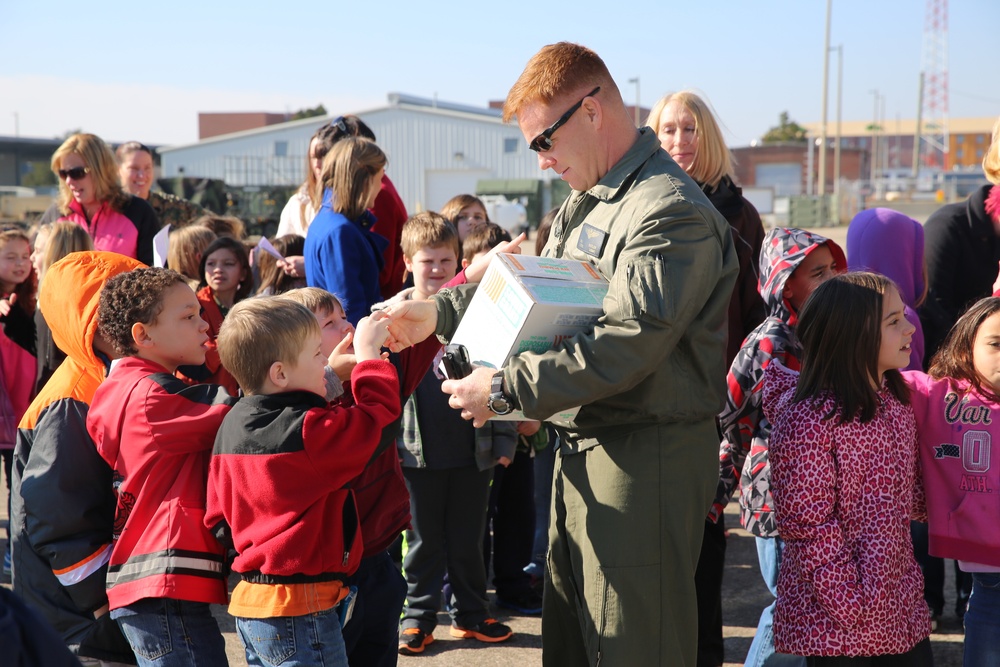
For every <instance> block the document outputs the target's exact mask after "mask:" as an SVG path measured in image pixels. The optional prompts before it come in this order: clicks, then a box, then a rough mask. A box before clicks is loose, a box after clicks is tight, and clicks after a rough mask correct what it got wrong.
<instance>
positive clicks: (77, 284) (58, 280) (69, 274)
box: [38, 251, 143, 366]
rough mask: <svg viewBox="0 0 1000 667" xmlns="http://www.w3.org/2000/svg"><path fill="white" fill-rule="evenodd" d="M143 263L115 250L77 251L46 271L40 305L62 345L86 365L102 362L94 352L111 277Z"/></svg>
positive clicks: (56, 341) (69, 354)
mask: <svg viewBox="0 0 1000 667" xmlns="http://www.w3.org/2000/svg"><path fill="white" fill-rule="evenodd" d="M140 266H143V264H142V263H141V262H139V261H137V260H134V259H132V258H130V257H126V256H124V255H119V254H118V253H116V252H101V251H92V252H75V253H72V254H70V255H68V256H67V257H64V258H63V259H61V260H59V261H58V262H56V263H55V264H53V265H52V266H51V267H49V270H48V271H46V272H45V278H44V279H43V280H42V285H41V288H40V290H39V292H40V296H39V299H38V306H39V308H41V309H42V314H43V315H44V316H45V321H46V322H48V324H49V328H51V329H52V340H53V341H54V342H55V344H56V345H58V346H59V349H60V350H62V351H63V352H65V353H66V356H68V357H70V358H72V359H73V360H74V361H76V362H77V363H79V364H82V365H84V366H93V365H101V366H103V362H102V361H101V360H100V359H98V358H97V355H96V354H94V337H95V336H96V335H97V306H98V304H99V302H100V296H101V288H102V287H104V283H105V282H107V280H108V278H111V277H112V276H116V275H118V274H119V273H125V272H127V271H131V270H132V269H135V268H137V267H140Z"/></svg>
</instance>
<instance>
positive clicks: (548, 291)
mask: <svg viewBox="0 0 1000 667" xmlns="http://www.w3.org/2000/svg"><path fill="white" fill-rule="evenodd" d="M607 293H608V281H607V280H606V279H605V278H604V277H603V276H602V275H601V274H600V273H598V271H597V269H596V268H595V267H593V266H591V265H590V264H588V263H586V262H578V261H576V260H571V259H553V258H547V257H532V256H528V255H508V254H500V255H497V256H496V257H495V258H494V259H493V261H492V262H491V263H490V266H489V268H488V269H487V271H486V275H485V276H483V280H482V282H481V283H480V285H479V288H478V289H477V290H476V294H475V296H474V297H473V298H472V301H471V303H470V304H469V307H468V309H467V310H466V312H465V315H464V316H463V317H462V321H461V322H460V323H459V325H458V329H457V330H456V331H455V335H454V337H453V338H452V340H451V342H452V343H459V344H462V345H464V346H465V347H466V348H467V349H468V350H469V357H470V359H471V360H472V363H474V364H478V365H480V366H489V367H491V368H503V366H504V364H506V363H507V360H508V359H510V358H511V357H512V356H513V355H515V354H518V353H520V352H525V351H532V352H545V351H546V350H549V349H551V348H552V347H553V346H555V345H557V344H559V343H561V342H562V341H564V340H566V339H567V338H571V337H573V336H574V335H576V334H578V333H580V332H581V331H590V330H591V329H593V328H594V324H595V323H596V322H597V320H598V318H599V317H600V316H601V315H603V314H604V297H605V296H606V295H607ZM579 410H580V408H578V407H577V408H571V409H568V410H564V411H562V412H560V413H559V414H556V415H553V416H552V417H551V418H550V419H548V420H547V421H553V422H567V421H572V420H573V418H575V417H576V413H577V412H578V411H579ZM524 418H525V417H524V415H523V414H522V413H521V412H520V411H519V410H515V411H514V412H512V413H511V414H509V415H505V416H502V417H495V419H504V420H521V419H524Z"/></svg>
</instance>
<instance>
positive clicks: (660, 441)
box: [436, 127, 739, 667]
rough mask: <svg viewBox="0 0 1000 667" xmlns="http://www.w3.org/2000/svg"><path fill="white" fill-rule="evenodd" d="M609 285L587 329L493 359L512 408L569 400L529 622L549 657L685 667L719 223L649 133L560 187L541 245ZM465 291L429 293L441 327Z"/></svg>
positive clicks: (722, 263)
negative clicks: (540, 586)
mask: <svg viewBox="0 0 1000 667" xmlns="http://www.w3.org/2000/svg"><path fill="white" fill-rule="evenodd" d="M543 254H544V255H546V256H551V257H566V258H570V259H576V260H582V261H586V262H590V263H591V264H593V265H594V266H595V267H596V268H597V269H598V270H599V271H600V272H601V273H602V274H603V275H604V276H605V277H607V278H608V279H609V281H610V289H609V290H608V295H607V297H606V298H605V300H604V315H603V316H602V317H601V318H600V319H599V320H598V322H597V324H596V326H595V327H594V329H593V331H590V332H588V333H583V334H578V335H576V336H574V337H573V338H571V339H569V340H567V341H564V342H562V343H560V344H559V345H558V346H557V347H555V348H554V349H552V350H550V351H548V352H544V353H540V354H539V353H532V352H524V353H521V354H519V355H517V356H516V357H514V358H512V359H511V360H510V361H509V362H508V364H507V366H506V367H505V369H504V375H505V381H506V386H507V387H508V390H509V391H510V393H511V394H512V396H513V398H514V399H515V401H516V402H517V404H518V405H519V406H520V407H521V408H522V410H523V411H524V413H525V414H526V415H527V416H529V417H532V418H535V419H544V418H545V417H547V416H549V415H552V414H555V413H557V412H559V411H561V410H564V409H566V408H571V407H574V406H578V405H579V406H582V407H581V409H580V412H579V414H578V415H577V418H576V421H575V422H573V423H571V424H569V425H568V426H565V427H562V428H560V431H561V435H562V436H563V438H562V441H563V444H562V447H561V449H560V456H559V460H558V461H557V463H556V476H555V481H554V488H553V501H552V502H553V509H552V519H551V524H550V527H549V540H550V554H549V568H550V573H551V578H550V580H549V581H547V582H546V590H545V602H544V611H543V615H542V644H543V663H544V664H545V665H547V666H550V665H551V666H556V665H558V666H559V667H564V666H566V665H586V664H590V665H595V664H598V663H599V662H601V661H603V664H605V665H657V664H662V665H681V666H683V665H694V664H695V654H696V644H697V603H696V599H695V589H694V572H695V567H696V565H697V561H698V554H699V550H700V546H701V537H702V533H703V528H704V522H705V516H706V515H707V513H708V509H709V507H710V505H711V502H712V498H713V495H714V492H715V487H716V483H717V481H718V444H719V436H718V431H717V429H716V426H715V416H716V414H718V412H719V410H720V409H721V408H722V404H723V399H724V397H725V378H726V370H727V368H726V361H725V350H726V336H727V323H726V317H727V308H728V305H729V300H730V297H731V295H732V290H733V284H734V282H735V280H736V274H737V272H738V269H739V267H738V262H737V257H736V251H735V248H734V246H733V241H732V232H731V231H730V229H729V225H728V223H726V221H725V219H723V218H722V216H721V215H719V214H718V212H717V211H716V210H715V208H714V207H713V206H712V204H711V203H710V202H709V201H708V199H707V198H706V197H705V195H704V194H703V193H702V191H701V189H700V188H699V187H698V186H697V185H696V184H695V182H694V181H692V180H691V178H690V177H688V176H687V174H685V173H684V171H683V170H682V169H681V168H680V167H678V166H677V164H676V163H675V162H674V161H673V160H672V159H671V158H670V157H669V156H668V155H667V153H666V152H665V151H663V150H662V149H661V148H660V143H659V140H658V139H657V137H656V134H655V133H654V132H653V131H652V130H651V129H650V128H648V127H647V128H643V129H642V130H641V131H640V134H639V136H638V139H637V141H636V143H635V144H634V145H633V146H632V148H631V149H629V151H628V152H627V153H626V154H625V156H624V157H623V158H622V159H621V160H620V161H619V162H618V163H617V164H615V165H614V166H613V167H612V168H611V170H610V171H609V172H608V173H607V174H606V175H605V176H604V177H603V178H602V179H601V180H600V182H599V183H598V184H597V185H595V186H594V187H592V188H591V189H590V190H588V191H587V192H573V193H572V194H571V195H570V197H569V198H568V199H567V200H566V202H565V203H564V204H563V206H562V208H561V209H560V211H559V214H558V215H557V217H556V220H555V223H554V224H553V226H552V233H551V236H550V238H549V242H548V245H546V247H545V250H544V252H543ZM474 292H475V286H474V285H469V286H462V287H458V288H455V289H452V290H444V291H442V292H441V293H440V294H439V295H438V296H437V297H436V302H437V308H438V326H437V331H436V333H437V334H438V335H440V336H442V337H443V338H450V336H451V335H452V334H453V333H454V331H455V327H456V326H457V321H458V319H460V317H461V314H462V313H463V312H464V311H465V308H466V307H467V305H468V303H469V301H470V300H471V298H472V295H473V294H474Z"/></svg>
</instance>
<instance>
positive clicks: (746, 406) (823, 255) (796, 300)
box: [709, 227, 847, 665]
mask: <svg viewBox="0 0 1000 667" xmlns="http://www.w3.org/2000/svg"><path fill="white" fill-rule="evenodd" d="M846 268H847V258H846V257H845V255H844V251H843V250H842V249H841V248H840V246H838V245H837V244H836V243H834V242H833V241H830V240H829V239H827V238H824V237H822V236H820V235H818V234H814V233H812V232H808V231H805V230H802V229H790V228H784V227H777V228H775V229H772V230H770V231H769V232H768V233H767V236H766V237H765V238H764V244H763V246H762V247H761V251H760V293H761V296H762V297H763V298H764V304H765V305H766V307H767V311H768V317H767V319H765V320H764V321H763V322H762V323H761V324H760V326H758V327H757V328H756V329H754V330H753V331H752V332H751V333H750V335H749V336H747V337H746V340H744V341H743V346H742V348H741V349H740V352H739V354H738V355H736V359H735V360H734V361H733V364H732V366H731V367H730V369H729V375H728V376H727V378H726V385H727V388H728V390H727V395H726V405H725V407H724V408H723V410H722V413H721V414H720V415H719V421H720V424H721V429H722V434H723V439H722V443H721V445H720V451H719V491H718V494H717V497H716V501H715V503H714V504H713V506H712V511H711V514H710V515H709V519H711V520H718V517H719V516H721V514H722V511H723V510H724V509H725V507H726V504H727V503H728V502H729V499H730V498H732V495H733V493H734V492H735V490H736V487H737V485H739V488H740V522H741V523H742V524H743V527H744V528H745V529H746V530H747V531H749V532H750V533H752V534H753V535H754V536H756V537H757V554H758V558H759V560H760V568H761V574H762V575H763V577H764V582H765V583H766V584H767V587H768V589H769V590H770V591H771V594H772V595H774V594H775V591H776V587H777V581H778V566H779V563H780V562H781V549H782V543H781V539H780V538H779V537H778V530H777V524H776V522H775V519H774V501H773V500H772V498H771V489H770V480H771V468H770V465H769V464H768V453H767V445H768V437H769V436H770V433H771V425H770V424H769V423H768V421H767V419H766V418H765V417H764V413H763V410H762V408H761V400H762V397H763V392H762V391H761V390H762V387H763V382H764V369H765V368H767V367H768V365H769V364H770V363H771V361H773V360H775V359H777V360H778V361H780V362H781V364H782V365H783V366H785V367H786V368H790V369H792V370H798V369H799V357H800V355H801V352H802V346H801V344H800V343H799V340H798V338H797V337H796V335H795V324H796V322H797V320H798V311H799V309H800V308H801V307H802V304H804V303H805V301H806V299H807V298H808V297H809V295H810V294H812V291H813V290H814V289H816V287H817V286H818V285H819V284H820V283H822V282H823V281H824V280H826V279H828V278H830V277H832V276H834V275H836V274H838V273H842V272H843V271H845V270H846ZM748 454H749V456H748ZM773 614H774V604H773V603H772V604H771V605H770V606H768V607H767V608H766V609H764V611H763V612H762V613H761V617H760V622H759V624H758V626H757V633H756V634H755V636H754V640H753V644H752V645H751V646H750V652H749V654H748V655H747V660H746V664H747V665H759V664H763V662H764V661H765V660H766V659H767V657H768V656H770V655H771V654H773V653H774V639H773V636H772V633H771V621H772V618H773Z"/></svg>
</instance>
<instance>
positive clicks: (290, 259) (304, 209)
mask: <svg viewBox="0 0 1000 667" xmlns="http://www.w3.org/2000/svg"><path fill="white" fill-rule="evenodd" d="M345 137H362V138H364V139H370V140H372V141H375V140H376V139H375V133H374V132H372V129H371V128H370V127H368V125H367V124H366V123H365V122H364V121H363V120H361V119H360V118H358V117H357V116H352V115H347V116H338V117H337V118H334V119H333V120H332V121H330V122H329V123H327V124H326V125H324V126H322V127H321V128H319V129H318V130H316V133H315V134H313V136H312V139H310V141H309V155H308V156H307V158H306V179H305V182H303V183H302V185H301V186H300V187H299V190H298V192H296V193H295V194H293V195H292V197H291V198H290V199H289V200H288V203H287V204H285V208H284V209H283V210H282V211H281V219H280V221H279V222H278V230H277V235H278V236H285V235H287V234H298V235H299V236H302V237H305V236H306V235H307V234H306V233H307V231H308V229H309V225H310V223H312V220H313V218H314V217H316V212H317V211H319V209H320V207H321V206H322V204H323V193H324V187H323V159H324V158H325V157H326V155H327V153H329V152H330V149H331V148H333V146H334V144H336V143H337V142H338V141H340V140H341V139H343V138H345ZM371 209H372V213H373V214H374V215H375V222H373V223H372V227H371V230H372V231H373V232H375V233H376V234H378V235H379V236H382V237H384V238H385V239H386V240H387V241H389V243H388V244H387V245H386V248H385V250H384V251H383V252H382V261H383V262H384V264H383V266H382V271H381V273H380V274H379V285H380V289H381V291H382V292H383V293H385V294H395V293H396V292H397V291H399V289H400V288H402V286H403V251H402V249H401V248H400V239H401V238H402V232H403V225H404V224H405V223H406V220H407V218H408V217H409V216H408V215H407V213H406V206H405V205H404V204H403V200H402V199H400V197H399V193H398V192H397V191H396V186H394V185H393V184H392V181H391V180H390V179H389V177H388V176H386V175H383V176H382V185H381V189H380V190H379V193H378V196H376V197H375V203H374V204H372V207H371ZM279 266H281V268H282V270H283V271H284V272H285V274H287V275H288V276H290V277H292V278H305V267H304V261H303V258H302V256H301V255H288V256H286V258H285V261H284V262H279Z"/></svg>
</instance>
